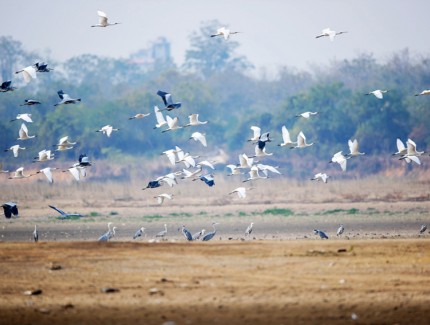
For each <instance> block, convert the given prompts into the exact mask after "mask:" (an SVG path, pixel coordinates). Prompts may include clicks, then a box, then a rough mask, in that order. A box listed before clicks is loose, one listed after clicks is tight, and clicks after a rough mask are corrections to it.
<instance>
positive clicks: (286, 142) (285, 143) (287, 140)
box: [278, 125, 297, 147]
mask: <svg viewBox="0 0 430 325" xmlns="http://www.w3.org/2000/svg"><path fill="white" fill-rule="evenodd" d="M281 131H282V141H283V142H282V143H280V144H278V146H280V147H285V146H289V145H292V144H296V143H297V142H293V141H291V138H290V132H288V129H287V127H286V126H285V125H283V126H282V128H281Z"/></svg>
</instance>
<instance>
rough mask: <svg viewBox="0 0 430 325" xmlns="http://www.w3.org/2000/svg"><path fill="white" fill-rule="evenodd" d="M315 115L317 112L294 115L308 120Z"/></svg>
mask: <svg viewBox="0 0 430 325" xmlns="http://www.w3.org/2000/svg"><path fill="white" fill-rule="evenodd" d="M317 114H318V112H303V113H300V114H298V115H296V117H303V118H305V119H308V118H310V117H311V116H312V115H317Z"/></svg>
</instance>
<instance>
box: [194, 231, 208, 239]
mask: <svg viewBox="0 0 430 325" xmlns="http://www.w3.org/2000/svg"><path fill="white" fill-rule="evenodd" d="M205 232H206V230H204V229H202V230H200V231H199V232H196V233H195V234H194V235H193V240H199V239H200V237H202V236H204V235H205Z"/></svg>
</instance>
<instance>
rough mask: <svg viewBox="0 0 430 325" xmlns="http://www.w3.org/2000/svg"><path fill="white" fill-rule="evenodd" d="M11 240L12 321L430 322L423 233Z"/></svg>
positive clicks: (4, 264) (429, 255) (4, 291)
mask: <svg viewBox="0 0 430 325" xmlns="http://www.w3.org/2000/svg"><path fill="white" fill-rule="evenodd" d="M0 247H1V250H0V259H1V270H0V274H1V278H2V281H1V282H0V310H1V318H2V323H3V324H47V323H52V324H59V323H61V324H126V323H139V324H163V323H166V324H174V323H175V324H300V323H312V324H315V323H325V324H345V323H353V322H355V323H357V324H369V323H373V324H406V323H409V324H427V323H428V306H429V303H430V240H428V239H423V238H419V239H379V240H376V239H375V240H336V241H328V240H326V241H322V240H318V241H317V240H287V241H277V240H271V241H246V242H220V241H215V242H207V243H202V242H199V243H197V242H195V243H194V242H191V243H168V242H164V243H163V242H162V243H141V242H140V243H130V242H109V243H98V242H39V243H37V244H36V243H9V242H2V243H0ZM56 268H58V269H56ZM109 289H111V291H113V292H104V291H110V290H109ZM27 290H41V291H42V292H41V293H40V294H37V295H25V294H24V292H25V291H27ZM36 293H37V292H36ZM169 322H171V323H169Z"/></svg>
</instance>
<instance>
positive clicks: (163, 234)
mask: <svg viewBox="0 0 430 325" xmlns="http://www.w3.org/2000/svg"><path fill="white" fill-rule="evenodd" d="M166 235H167V224H164V230H161V231H160V232H159V233H157V234H156V235H155V237H161V238H164V236H166Z"/></svg>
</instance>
